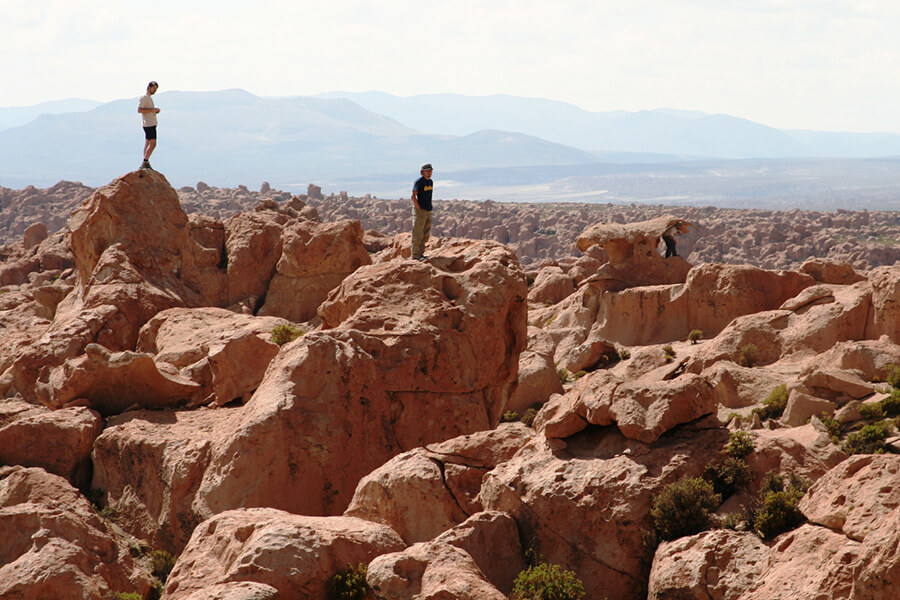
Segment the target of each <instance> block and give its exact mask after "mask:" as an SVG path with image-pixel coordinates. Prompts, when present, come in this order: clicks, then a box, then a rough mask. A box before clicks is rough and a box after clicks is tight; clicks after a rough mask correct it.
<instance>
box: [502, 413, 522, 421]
mask: <svg viewBox="0 0 900 600" xmlns="http://www.w3.org/2000/svg"><path fill="white" fill-rule="evenodd" d="M518 420H519V413H517V412H516V411H514V410H508V411H506V412H505V413H503V416H502V417H500V422H501V423H515V422H516V421H518Z"/></svg>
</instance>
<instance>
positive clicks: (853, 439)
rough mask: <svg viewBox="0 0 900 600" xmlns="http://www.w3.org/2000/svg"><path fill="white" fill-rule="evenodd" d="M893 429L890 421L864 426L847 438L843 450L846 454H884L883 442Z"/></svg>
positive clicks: (885, 449) (884, 446)
mask: <svg viewBox="0 0 900 600" xmlns="http://www.w3.org/2000/svg"><path fill="white" fill-rule="evenodd" d="M893 428H894V427H893V425H892V424H891V423H890V421H880V422H878V423H872V424H871V425H865V426H863V428H862V429H860V430H859V431H857V432H855V433H851V434H850V435H848V436H847V439H846V440H844V445H843V450H844V452H846V453H847V454H884V453H886V452H887V445H886V444H885V443H884V440H885V439H887V436H888V434H889V433H890V432H891V431H892V430H893Z"/></svg>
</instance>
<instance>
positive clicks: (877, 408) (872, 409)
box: [857, 402, 884, 421]
mask: <svg viewBox="0 0 900 600" xmlns="http://www.w3.org/2000/svg"><path fill="white" fill-rule="evenodd" d="M857 410H858V411H859V416H860V417H862V418H863V419H866V420H867V421H872V420H875V419H882V418H884V409H883V408H882V406H881V402H863V403H861V404H860V405H859V407H858V408H857Z"/></svg>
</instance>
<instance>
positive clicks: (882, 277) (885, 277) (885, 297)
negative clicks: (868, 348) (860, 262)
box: [865, 264, 900, 341]
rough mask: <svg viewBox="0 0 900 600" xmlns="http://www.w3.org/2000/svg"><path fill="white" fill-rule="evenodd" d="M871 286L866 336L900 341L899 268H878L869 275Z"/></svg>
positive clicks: (896, 266)
mask: <svg viewBox="0 0 900 600" xmlns="http://www.w3.org/2000/svg"><path fill="white" fill-rule="evenodd" d="M869 281H870V282H871V284H872V290H873V292H872V314H871V315H870V316H869V323H868V324H867V326H866V336H865V337H867V338H869V339H876V338H879V337H881V336H882V335H886V336H888V337H889V338H890V339H892V340H894V341H897V340H900V266H898V265H896V264H895V265H894V266H892V267H879V268H877V269H874V270H872V271H871V272H870V273H869Z"/></svg>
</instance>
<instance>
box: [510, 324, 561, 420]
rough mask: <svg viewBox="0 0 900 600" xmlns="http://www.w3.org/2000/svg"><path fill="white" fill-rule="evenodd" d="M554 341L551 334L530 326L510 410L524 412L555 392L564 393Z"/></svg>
mask: <svg viewBox="0 0 900 600" xmlns="http://www.w3.org/2000/svg"><path fill="white" fill-rule="evenodd" d="M553 351H554V344H553V340H552V339H551V338H550V336H549V334H547V333H546V332H544V331H543V330H541V329H538V328H537V327H529V328H528V347H527V348H526V349H525V350H524V351H523V352H522V353H521V354H520V355H519V376H518V381H517V382H516V387H515V389H514V390H513V392H512V394H511V395H510V397H509V401H508V402H507V404H506V409H507V410H513V411H516V412H518V413H519V414H524V413H525V411H526V410H528V409H529V408H531V407H532V406H534V405H536V404H543V403H544V402H546V401H547V400H548V399H549V398H550V396H552V395H553V394H561V393H563V386H562V382H561V381H560V379H559V373H558V372H557V370H556V364H555V363H554V362H553Z"/></svg>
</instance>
